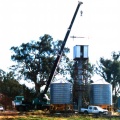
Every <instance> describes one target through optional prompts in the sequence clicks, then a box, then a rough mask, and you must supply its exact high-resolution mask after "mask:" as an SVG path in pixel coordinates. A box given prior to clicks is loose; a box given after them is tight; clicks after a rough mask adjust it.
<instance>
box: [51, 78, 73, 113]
mask: <svg viewBox="0 0 120 120" xmlns="http://www.w3.org/2000/svg"><path fill="white" fill-rule="evenodd" d="M72 89H73V85H72V83H70V82H68V81H67V80H64V79H60V80H58V81H55V82H53V83H51V85H50V104H51V110H55V111H64V110H66V109H67V110H71V109H72V96H73V95H72V94H73V92H72Z"/></svg>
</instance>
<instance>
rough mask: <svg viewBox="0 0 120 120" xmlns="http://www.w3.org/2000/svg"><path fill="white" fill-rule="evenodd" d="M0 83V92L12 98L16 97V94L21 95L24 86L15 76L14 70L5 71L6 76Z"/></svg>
mask: <svg viewBox="0 0 120 120" xmlns="http://www.w3.org/2000/svg"><path fill="white" fill-rule="evenodd" d="M0 75H1V74H0ZM1 76H2V75H1ZM0 83H1V84H0V93H2V94H4V95H6V96H8V97H10V98H11V99H14V97H15V96H16V95H20V94H21V93H22V86H21V84H20V83H19V82H18V81H17V80H16V79H15V78H14V74H13V72H9V73H6V72H4V76H3V77H2V81H0Z"/></svg>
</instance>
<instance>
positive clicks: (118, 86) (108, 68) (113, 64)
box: [96, 52, 120, 99]
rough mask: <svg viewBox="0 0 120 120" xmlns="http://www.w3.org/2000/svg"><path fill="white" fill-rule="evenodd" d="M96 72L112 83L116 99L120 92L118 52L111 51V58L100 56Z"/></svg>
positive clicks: (119, 53) (119, 55)
mask: <svg viewBox="0 0 120 120" xmlns="http://www.w3.org/2000/svg"><path fill="white" fill-rule="evenodd" d="M96 73H97V74H98V75H100V76H101V77H102V78H103V79H104V80H106V81H107V82H109V83H111V84H112V90H113V94H114V95H115V99H116V97H117V96H118V95H119V93H120V52H118V53H116V52H113V53H112V59H105V58H103V57H101V58H100V60H99V63H97V67H96Z"/></svg>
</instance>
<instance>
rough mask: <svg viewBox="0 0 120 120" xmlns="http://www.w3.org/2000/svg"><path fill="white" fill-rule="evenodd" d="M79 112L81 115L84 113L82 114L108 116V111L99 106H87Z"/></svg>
mask: <svg viewBox="0 0 120 120" xmlns="http://www.w3.org/2000/svg"><path fill="white" fill-rule="evenodd" d="M80 112H81V113H84V114H99V115H101V114H103V115H107V114H108V110H106V109H103V108H101V107H99V106H92V105H90V106H88V107H87V108H81V109H80Z"/></svg>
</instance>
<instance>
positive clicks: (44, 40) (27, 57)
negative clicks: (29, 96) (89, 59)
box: [11, 34, 69, 94]
mask: <svg viewBox="0 0 120 120" xmlns="http://www.w3.org/2000/svg"><path fill="white" fill-rule="evenodd" d="M61 45H62V41H61V40H57V41H54V40H53V38H52V37H51V36H50V35H48V34H45V35H44V36H42V37H40V39H39V40H38V41H31V42H28V43H22V44H21V45H20V46H19V47H14V46H13V47H11V50H12V51H13V52H14V53H13V55H12V56H11V59H12V60H13V61H15V62H16V65H13V66H12V67H11V69H12V70H14V71H15V72H16V73H18V75H19V77H20V78H21V77H24V79H25V80H29V81H32V82H34V84H35V90H36V94H38V93H39V92H40V88H41V87H42V86H43V85H45V84H46V81H47V80H48V78H49V74H50V72H51V69H52V67H53V64H54V61H55V59H56V56H57V55H58V51H59V49H60V47H61ZM68 52H69V49H68V48H65V49H64V51H63V54H62V59H61V61H62V64H64V63H67V62H68V61H69V58H68V57H67V56H66V53H68ZM63 61H64V62H63ZM62 64H61V65H59V66H58V67H57V70H56V71H57V72H56V74H57V73H60V74H65V72H66V71H65V70H64V69H66V70H67V67H68V65H67V64H64V66H63V65H62Z"/></svg>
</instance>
